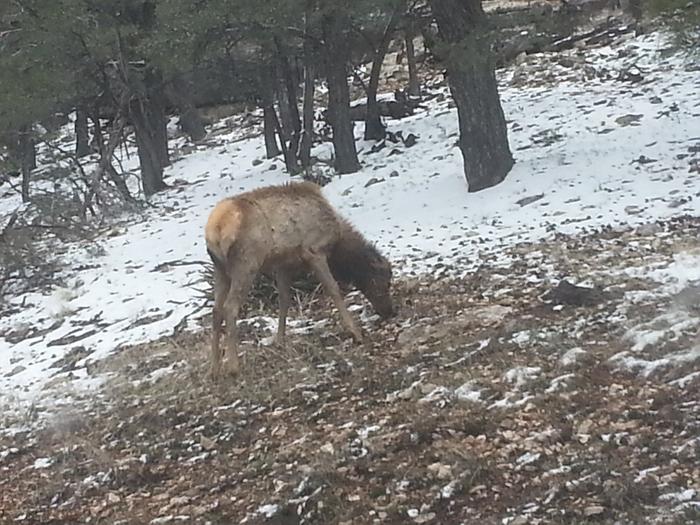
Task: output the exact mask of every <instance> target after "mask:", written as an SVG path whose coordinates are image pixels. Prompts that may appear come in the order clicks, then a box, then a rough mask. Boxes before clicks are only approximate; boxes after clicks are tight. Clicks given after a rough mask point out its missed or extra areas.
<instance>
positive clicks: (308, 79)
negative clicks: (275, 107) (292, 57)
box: [299, 56, 316, 168]
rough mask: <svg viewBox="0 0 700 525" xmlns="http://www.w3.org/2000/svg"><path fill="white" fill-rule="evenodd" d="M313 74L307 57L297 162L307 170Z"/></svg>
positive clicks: (311, 115)
mask: <svg viewBox="0 0 700 525" xmlns="http://www.w3.org/2000/svg"><path fill="white" fill-rule="evenodd" d="M315 74H316V71H315V68H314V63H313V60H312V57H311V56H309V57H308V59H306V64H305V65H304V103H303V109H302V114H303V119H304V129H303V131H302V134H301V142H300V144H299V161H300V162H301V165H302V166H303V167H304V168H309V167H310V166H311V146H312V145H313V141H314V89H315V86H314V80H315Z"/></svg>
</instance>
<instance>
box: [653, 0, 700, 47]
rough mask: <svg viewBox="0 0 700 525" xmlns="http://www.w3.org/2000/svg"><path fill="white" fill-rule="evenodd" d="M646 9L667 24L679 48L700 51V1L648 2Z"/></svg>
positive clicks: (669, 0) (667, 0)
mask: <svg viewBox="0 0 700 525" xmlns="http://www.w3.org/2000/svg"><path fill="white" fill-rule="evenodd" d="M646 8H647V12H648V14H650V15H652V16H655V17H657V16H658V17H661V18H662V20H663V21H665V22H666V25H667V27H668V28H669V29H671V30H672V31H673V32H674V34H675V37H676V43H677V44H678V45H679V46H682V47H686V48H689V49H691V50H694V51H695V52H699V51H700V43H699V40H700V39H699V38H698V37H699V36H700V0H647V2H646Z"/></svg>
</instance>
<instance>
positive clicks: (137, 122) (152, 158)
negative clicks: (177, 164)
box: [129, 69, 169, 197]
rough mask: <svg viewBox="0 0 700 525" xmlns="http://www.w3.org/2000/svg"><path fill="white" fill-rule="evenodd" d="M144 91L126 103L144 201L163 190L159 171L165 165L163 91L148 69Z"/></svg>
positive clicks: (154, 74) (165, 133)
mask: <svg viewBox="0 0 700 525" xmlns="http://www.w3.org/2000/svg"><path fill="white" fill-rule="evenodd" d="M143 85H144V89H143V90H139V92H137V93H136V96H134V97H133V98H132V100H131V102H130V107H129V109H130V112H131V121H132V123H133V125H134V131H135V133H136V146H137V149H138V155H139V162H140V164H141V183H142V184H143V192H144V194H145V195H146V197H150V196H151V195H153V194H154V193H156V192H157V191H160V190H162V189H164V188H165V187H166V185H165V183H164V182H163V167H164V166H166V165H167V164H168V163H169V159H168V136H167V132H166V123H165V110H164V101H163V89H162V83H161V82H160V75H159V74H158V73H157V72H155V71H153V70H152V69H148V70H147V71H146V72H145V75H144V82H143Z"/></svg>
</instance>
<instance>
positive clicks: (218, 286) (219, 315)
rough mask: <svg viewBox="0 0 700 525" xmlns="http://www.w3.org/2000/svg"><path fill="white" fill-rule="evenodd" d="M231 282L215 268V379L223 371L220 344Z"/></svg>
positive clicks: (213, 376) (212, 360)
mask: <svg viewBox="0 0 700 525" xmlns="http://www.w3.org/2000/svg"><path fill="white" fill-rule="evenodd" d="M229 286H230V283H229V279H228V277H226V275H224V274H223V273H222V272H220V271H218V270H216V269H215V270H214V311H213V312H212V334H211V335H212V337H211V363H210V365H211V371H210V374H211V376H212V378H213V379H216V378H218V377H219V375H220V373H221V358H222V357H223V354H224V352H223V350H222V349H221V347H220V346H219V339H220V338H221V332H222V325H223V322H224V302H225V301H226V296H227V295H228V289H229Z"/></svg>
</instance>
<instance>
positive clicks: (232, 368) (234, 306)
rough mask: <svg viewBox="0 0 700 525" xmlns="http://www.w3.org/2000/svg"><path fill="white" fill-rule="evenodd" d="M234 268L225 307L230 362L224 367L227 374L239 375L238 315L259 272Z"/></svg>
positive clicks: (239, 265)
mask: <svg viewBox="0 0 700 525" xmlns="http://www.w3.org/2000/svg"><path fill="white" fill-rule="evenodd" d="M232 266H233V267H234V268H236V271H235V273H234V275H233V276H232V277H231V285H230V287H229V290H228V297H227V298H226V303H225V305H224V310H225V311H226V329H227V332H228V348H229V356H228V360H227V362H226V363H225V365H224V366H225V367H226V370H227V372H229V373H231V374H233V375H237V374H238V373H239V372H240V370H241V363H240V359H239V357H238V313H239V311H240V308H241V305H242V304H243V301H245V299H246V298H247V297H248V291H249V290H250V287H251V286H252V284H253V281H254V280H255V276H256V274H257V271H255V270H253V269H252V268H247V267H246V266H245V265H244V264H240V263H239V264H233V265H232Z"/></svg>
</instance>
